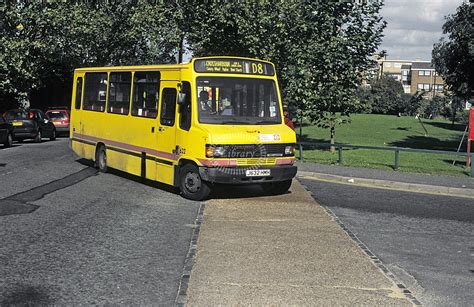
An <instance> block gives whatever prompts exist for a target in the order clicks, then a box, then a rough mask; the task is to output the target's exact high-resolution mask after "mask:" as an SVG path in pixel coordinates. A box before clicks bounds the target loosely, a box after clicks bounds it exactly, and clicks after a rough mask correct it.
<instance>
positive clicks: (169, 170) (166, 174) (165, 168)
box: [156, 162, 174, 185]
mask: <svg viewBox="0 0 474 307" xmlns="http://www.w3.org/2000/svg"><path fill="white" fill-rule="evenodd" d="M156 166H157V173H156V180H157V181H159V182H163V183H166V184H169V185H173V179H174V178H173V176H174V166H173V165H165V164H162V163H158V162H157V163H156Z"/></svg>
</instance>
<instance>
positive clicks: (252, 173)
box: [245, 169, 270, 177]
mask: <svg viewBox="0 0 474 307" xmlns="http://www.w3.org/2000/svg"><path fill="white" fill-rule="evenodd" d="M245 176H247V177H262V176H270V170H269V169H249V170H246V171H245Z"/></svg>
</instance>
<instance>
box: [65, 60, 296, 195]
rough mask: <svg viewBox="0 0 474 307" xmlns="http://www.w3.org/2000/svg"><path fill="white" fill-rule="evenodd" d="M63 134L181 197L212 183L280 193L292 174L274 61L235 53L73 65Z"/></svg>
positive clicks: (292, 139)
mask: <svg viewBox="0 0 474 307" xmlns="http://www.w3.org/2000/svg"><path fill="white" fill-rule="evenodd" d="M71 112H72V114H71V129H70V140H71V147H72V149H73V151H74V152H75V153H76V154H77V155H78V156H80V157H82V158H85V159H90V160H93V161H94V162H95V165H96V167H98V168H99V170H100V171H102V172H106V171H107V169H108V168H109V167H110V168H113V169H117V170H120V171H123V172H127V173H130V174H133V175H136V176H141V177H142V178H146V179H150V180H155V181H159V182H162V183H165V184H168V185H172V186H175V187H179V189H180V191H181V194H182V195H183V196H184V197H185V198H188V199H193V200H202V199H205V198H207V197H208V195H209V193H210V191H211V189H212V187H213V186H214V185H215V184H216V183H219V184H229V185H232V184H250V183H258V184H261V186H262V187H263V189H264V190H265V191H267V192H268V193H270V194H278V193H285V192H286V191H287V190H288V188H289V187H290V185H291V180H292V178H293V177H294V176H295V174H296V166H294V165H293V164H294V162H295V154H294V152H295V143H296V135H295V132H294V131H293V130H292V129H291V128H289V127H287V126H286V125H285V124H284V118H283V115H282V104H281V98H280V92H279V89H278V83H277V77H276V74H275V67H274V65H273V64H272V63H270V62H266V61H261V60H255V59H247V58H239V57H206V58H195V59H192V60H191V61H190V62H189V63H184V64H174V65H147V66H119V67H95V68H79V69H76V70H75V71H74V86H73V92H72V105H71Z"/></svg>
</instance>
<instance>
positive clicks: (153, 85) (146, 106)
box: [132, 71, 160, 118]
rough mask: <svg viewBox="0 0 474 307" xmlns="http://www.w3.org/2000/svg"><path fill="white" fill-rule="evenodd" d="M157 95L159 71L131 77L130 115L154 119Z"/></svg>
mask: <svg viewBox="0 0 474 307" xmlns="http://www.w3.org/2000/svg"><path fill="white" fill-rule="evenodd" d="M159 93H160V72H159V71H139V72H136V73H135V75H134V76H133V101H132V115H133V116H141V117H149V118H156V116H157V115H158V98H159Z"/></svg>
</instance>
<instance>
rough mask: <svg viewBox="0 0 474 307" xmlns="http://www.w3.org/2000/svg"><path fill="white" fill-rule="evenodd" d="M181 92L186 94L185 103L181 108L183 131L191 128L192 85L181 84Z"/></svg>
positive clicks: (180, 123)
mask: <svg viewBox="0 0 474 307" xmlns="http://www.w3.org/2000/svg"><path fill="white" fill-rule="evenodd" d="M181 92H183V93H184V94H186V97H185V101H184V103H183V104H182V105H181V106H180V107H179V127H180V128H181V129H183V130H189V128H191V84H189V82H187V81H183V82H181Z"/></svg>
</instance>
